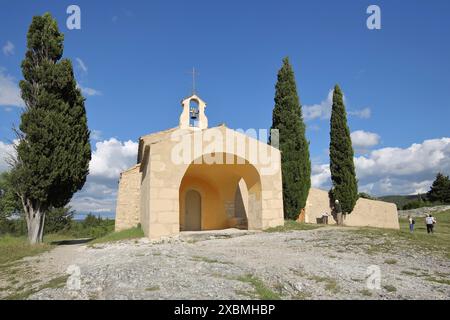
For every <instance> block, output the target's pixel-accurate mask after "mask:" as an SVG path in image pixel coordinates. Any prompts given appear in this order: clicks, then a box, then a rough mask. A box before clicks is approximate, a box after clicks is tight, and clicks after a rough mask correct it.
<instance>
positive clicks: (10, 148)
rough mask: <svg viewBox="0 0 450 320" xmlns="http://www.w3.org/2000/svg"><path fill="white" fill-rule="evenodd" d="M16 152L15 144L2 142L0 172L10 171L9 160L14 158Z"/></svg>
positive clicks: (0, 145) (0, 143)
mask: <svg viewBox="0 0 450 320" xmlns="http://www.w3.org/2000/svg"><path fill="white" fill-rule="evenodd" d="M15 153H16V150H15V149H14V145H13V144H8V143H4V142H3V141H0V172H3V171H7V170H8V169H9V164H8V159H9V158H10V157H11V156H14V155H15Z"/></svg>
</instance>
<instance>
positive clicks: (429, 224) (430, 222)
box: [425, 214, 436, 233]
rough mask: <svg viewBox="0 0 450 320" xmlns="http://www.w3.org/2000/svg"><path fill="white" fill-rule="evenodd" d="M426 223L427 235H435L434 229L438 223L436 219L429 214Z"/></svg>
mask: <svg viewBox="0 0 450 320" xmlns="http://www.w3.org/2000/svg"><path fill="white" fill-rule="evenodd" d="M425 223H426V225H427V233H433V232H434V231H433V228H434V224H435V223H436V219H435V218H433V216H432V215H431V214H429V215H428V216H427V217H426V218H425Z"/></svg>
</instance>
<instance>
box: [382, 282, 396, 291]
mask: <svg viewBox="0 0 450 320" xmlns="http://www.w3.org/2000/svg"><path fill="white" fill-rule="evenodd" d="M383 288H384V290H386V291H387V292H396V291H397V288H396V287H394V286H393V285H390V284H387V285H384V286H383Z"/></svg>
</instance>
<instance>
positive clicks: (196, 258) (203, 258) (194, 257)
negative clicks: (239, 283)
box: [191, 256, 233, 264]
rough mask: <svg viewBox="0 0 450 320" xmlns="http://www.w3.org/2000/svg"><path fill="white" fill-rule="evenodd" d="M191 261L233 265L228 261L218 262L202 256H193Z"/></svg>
mask: <svg viewBox="0 0 450 320" xmlns="http://www.w3.org/2000/svg"><path fill="white" fill-rule="evenodd" d="M191 260H192V261H201V262H206V263H220V264H233V262H229V261H220V260H217V259H211V258H208V257H202V256H193V257H192V258H191Z"/></svg>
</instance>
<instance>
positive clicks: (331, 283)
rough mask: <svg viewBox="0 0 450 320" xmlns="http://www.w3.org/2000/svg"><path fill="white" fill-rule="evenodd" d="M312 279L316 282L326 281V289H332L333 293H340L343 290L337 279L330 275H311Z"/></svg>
mask: <svg viewBox="0 0 450 320" xmlns="http://www.w3.org/2000/svg"><path fill="white" fill-rule="evenodd" d="M309 279H310V280H314V281H315V282H318V283H320V282H324V283H325V289H326V290H328V291H330V292H331V293H338V292H339V291H341V288H340V287H339V285H338V284H337V281H336V280H335V279H333V278H330V277H321V276H311V277H309Z"/></svg>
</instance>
